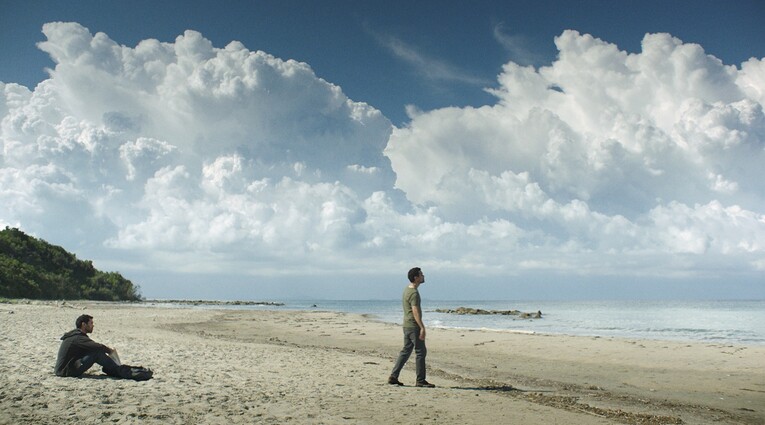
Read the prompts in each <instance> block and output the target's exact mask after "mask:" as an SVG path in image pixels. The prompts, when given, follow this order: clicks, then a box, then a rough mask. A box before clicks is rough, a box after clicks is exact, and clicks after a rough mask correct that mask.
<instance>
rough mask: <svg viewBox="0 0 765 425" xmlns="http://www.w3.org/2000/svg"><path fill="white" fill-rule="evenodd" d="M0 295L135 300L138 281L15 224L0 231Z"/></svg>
mask: <svg viewBox="0 0 765 425" xmlns="http://www.w3.org/2000/svg"><path fill="white" fill-rule="evenodd" d="M0 297H5V298H29V299H48V300H54V299H64V300H72V299H87V300H100V301H138V300H140V299H141V294H140V292H139V288H138V286H137V285H133V283H132V282H131V281H130V280H128V279H125V278H124V277H122V275H120V274H119V273H115V272H102V271H100V270H97V269H96V268H95V267H93V262H92V261H87V260H85V261H83V260H78V259H77V256H75V255H74V254H72V253H69V252H67V251H66V250H65V249H64V248H62V247H60V246H55V245H51V244H49V243H47V242H45V241H44V240H42V239H37V238H34V237H32V236H29V235H27V234H25V233H24V232H22V231H21V230H19V229H16V228H10V227H6V228H5V230H1V231H0Z"/></svg>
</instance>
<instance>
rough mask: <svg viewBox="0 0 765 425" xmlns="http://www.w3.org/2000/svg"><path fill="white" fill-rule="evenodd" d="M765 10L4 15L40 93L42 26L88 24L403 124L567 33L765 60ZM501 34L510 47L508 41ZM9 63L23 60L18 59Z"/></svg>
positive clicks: (234, 8) (2, 23)
mask: <svg viewBox="0 0 765 425" xmlns="http://www.w3.org/2000/svg"><path fill="white" fill-rule="evenodd" d="M763 20H765V5H763V4H762V2H760V1H756V0H755V1H730V2H720V1H669V2H668V1H624V2H615V1H578V2H576V3H575V7H572V6H571V2H565V1H563V2H561V1H479V2H473V3H471V4H470V5H469V7H466V3H465V2H463V1H437V2H433V1H422V2H406V1H404V2H402V1H391V2H382V1H300V0H298V1H294V0H287V1H227V2H226V3H225V4H222V5H219V4H216V3H215V2H209V1H184V2H173V1H169V2H154V1H135V2H97V1H74V2H60V1H39V2H34V4H31V5H30V4H29V3H27V2H21V1H4V2H3V12H2V14H0V39H2V40H3V42H2V45H0V54H2V57H3V58H6V59H5V60H3V61H2V63H0V81H4V82H16V83H19V84H24V85H26V86H28V87H30V88H31V87H33V86H34V85H36V84H37V83H38V82H40V81H41V80H43V79H45V78H46V76H47V75H46V74H45V71H44V69H45V68H46V67H51V66H52V62H51V60H50V57H49V56H48V55H47V54H45V53H44V52H42V51H40V50H38V49H37V48H36V47H35V44H36V43H37V42H39V41H42V40H44V36H43V35H42V33H41V29H42V25H43V24H44V23H46V22H53V21H65V22H67V21H72V22H78V23H80V24H82V25H83V26H85V27H87V28H89V29H90V30H91V31H92V32H94V33H95V32H99V31H101V32H105V33H106V34H108V35H109V37H110V38H112V39H113V40H115V41H116V42H118V43H120V44H124V45H127V46H135V44H136V43H138V42H139V41H141V40H143V39H146V38H156V39H158V40H160V41H172V40H174V39H175V37H177V36H178V35H179V34H182V33H183V31H185V30H187V29H193V30H197V31H199V32H201V33H202V34H204V36H205V37H206V38H207V39H209V40H211V41H212V42H213V44H214V45H215V46H224V45H226V44H228V43H229V42H230V41H231V40H239V41H241V42H242V43H244V45H245V46H247V47H248V48H249V49H250V50H263V51H265V52H268V53H270V54H272V55H274V56H277V57H279V58H283V59H295V60H298V61H301V62H306V63H308V64H310V65H311V67H312V68H313V69H314V71H315V72H316V74H317V75H318V76H319V77H320V78H323V79H325V80H328V81H330V82H332V83H334V84H337V85H339V86H341V87H342V88H343V91H344V92H345V93H346V94H347V95H348V96H349V97H350V98H352V99H354V100H359V101H364V102H367V103H370V104H372V105H374V106H375V107H376V108H378V109H380V110H381V111H383V113H385V115H386V116H387V117H388V118H390V119H391V120H392V121H393V122H394V123H395V124H401V123H403V122H405V121H407V117H406V113H405V110H404V106H405V105H407V104H414V105H417V106H418V107H419V108H421V109H425V110H429V109H434V108H438V107H444V106H466V105H472V106H480V105H484V104H487V103H490V102H492V101H493V99H492V97H491V96H489V95H487V94H486V93H485V92H484V91H483V90H482V89H483V88H484V87H486V86H493V85H496V76H497V74H498V73H499V72H500V71H501V67H502V65H504V64H505V63H506V62H508V61H510V60H512V61H516V62H519V63H521V64H523V65H534V66H540V65H546V64H549V63H550V62H551V61H552V60H553V59H555V56H556V55H557V50H556V49H555V45H554V44H553V38H554V37H556V36H558V35H560V33H561V32H562V31H563V30H565V29H575V30H577V31H579V32H581V33H588V34H592V35H593V36H595V37H598V38H601V39H604V40H607V41H609V42H611V43H614V44H616V45H618V46H619V47H620V48H621V49H624V50H626V51H629V52H636V51H639V49H640V41H641V40H642V38H643V36H644V35H645V34H646V33H655V32H668V33H670V34H672V35H673V36H675V37H678V38H680V39H681V40H683V41H684V42H686V43H698V44H701V45H702V46H704V49H705V51H706V52H707V53H709V54H712V55H714V56H716V57H718V58H719V59H720V60H722V61H723V62H724V63H726V64H730V65H737V64H740V63H741V62H743V61H745V60H747V59H749V58H750V57H757V58H762V57H763V56H765V42H763V40H765V28H764V27H763V25H762V22H763ZM497 34H501V37H502V38H503V39H504V40H505V43H504V44H503V42H502V41H501V40H500V39H499V38H498V37H499V36H498V35H497ZM394 41H396V42H398V43H400V44H401V45H402V46H405V47H406V48H408V49H409V50H410V51H411V52H412V53H413V54H417V55H418V56H419V57H421V58H422V60H423V64H441V65H444V66H445V67H446V68H447V69H448V70H449V71H451V72H452V73H453V74H454V75H450V74H444V75H441V76H433V75H428V72H426V71H424V70H423V69H422V68H421V67H419V66H416V65H414V64H413V62H412V59H411V58H410V59H409V60H406V59H403V58H402V57H401V56H400V55H397V54H395V53H394V52H393V51H392V49H391V47H389V44H390V43H392V42H394ZM7 58H13V60H8V59H7Z"/></svg>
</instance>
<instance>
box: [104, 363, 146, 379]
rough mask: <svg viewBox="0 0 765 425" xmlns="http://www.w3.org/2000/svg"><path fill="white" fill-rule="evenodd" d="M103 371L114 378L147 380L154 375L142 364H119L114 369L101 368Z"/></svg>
mask: <svg viewBox="0 0 765 425" xmlns="http://www.w3.org/2000/svg"><path fill="white" fill-rule="evenodd" d="M103 371H104V373H106V374H107V375H109V376H113V377H115V378H123V379H132V380H134V381H148V380H149V379H151V378H152V377H153V376H154V372H153V371H152V370H151V369H149V368H145V367H143V366H130V365H126V364H123V365H120V366H119V367H118V368H117V370H116V371H112V370H109V371H107V370H106V368H104V369H103Z"/></svg>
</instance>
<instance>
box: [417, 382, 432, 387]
mask: <svg viewBox="0 0 765 425" xmlns="http://www.w3.org/2000/svg"><path fill="white" fill-rule="evenodd" d="M415 387H425V388H435V387H436V386H435V385H433V384H431V383H430V382H428V381H420V382H418V383H417V384H415Z"/></svg>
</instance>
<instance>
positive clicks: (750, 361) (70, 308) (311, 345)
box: [0, 302, 765, 425]
mask: <svg viewBox="0 0 765 425" xmlns="http://www.w3.org/2000/svg"><path fill="white" fill-rule="evenodd" d="M83 313H87V314H90V315H92V316H94V317H95V330H94V332H93V334H92V338H93V339H94V340H96V341H98V342H101V343H104V344H106V345H109V346H113V347H116V348H117V349H118V350H119V353H120V358H121V359H122V361H123V362H124V363H127V364H134V365H143V366H147V367H151V368H152V369H153V370H154V371H155V378H154V379H152V380H151V381H146V382H134V381H125V380H115V379H111V378H107V377H105V376H104V375H103V374H102V373H101V371H100V369H99V368H97V367H94V368H92V369H91V370H90V371H88V373H87V374H86V376H85V377H83V378H79V379H76V378H58V377H56V376H55V375H54V374H53V365H54V363H55V360H56V352H57V350H58V346H59V337H60V336H61V335H62V334H63V333H64V332H66V331H68V330H70V329H72V328H73V327H74V320H75V318H76V317H77V316H78V315H80V314H83ZM426 314H427V312H426ZM0 330H1V331H2V332H0V335H1V336H0V351H1V352H2V356H0V424H48V423H50V424H53V423H56V424H62V423H66V424H68V423H86V424H87V423H177V424H186V423H278V424H283V423H295V424H303V423H311V424H358V423H362V424H363V423H366V424H388V423H390V424H393V423H433V424H465V423H482V424H483V423H490V424H499V423H540V424H566V425H571V424H617V423H628V424H673V423H687V424H712V423H728V424H762V423H765V347H763V346H732V345H727V344H726V345H721V344H698V343H679V342H665V341H647V340H626V339H616V338H592V337H569V336H551V335H528V334H516V333H506V332H492V331H460V330H448V329H429V330H428V340H427V344H428V380H429V381H430V382H432V383H434V384H436V385H437V388H434V389H425V388H416V387H414V385H413V384H414V369H413V368H414V364H413V363H414V361H413V360H414V359H413V358H412V360H411V361H410V362H409V364H408V365H407V368H406V369H405V370H404V371H403V372H402V374H401V377H400V379H401V380H402V381H403V382H404V383H405V384H407V385H406V386H404V387H396V386H391V385H388V384H387V383H386V379H387V377H388V374H389V373H390V369H391V368H392V366H393V361H394V360H395V357H396V355H397V353H398V350H399V349H400V348H401V343H402V341H401V340H402V332H401V329H400V327H399V326H396V325H391V324H386V323H379V322H376V321H374V320H370V319H368V318H365V317H362V316H358V315H351V314H342V313H333V312H323V311H246V310H223V309H202V308H193V309H190V308H157V307H143V306H136V305H131V304H119V303H92V302H69V303H66V304H64V305H61V304H60V303H42V302H32V303H30V304H0Z"/></svg>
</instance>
